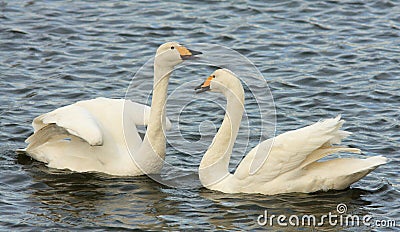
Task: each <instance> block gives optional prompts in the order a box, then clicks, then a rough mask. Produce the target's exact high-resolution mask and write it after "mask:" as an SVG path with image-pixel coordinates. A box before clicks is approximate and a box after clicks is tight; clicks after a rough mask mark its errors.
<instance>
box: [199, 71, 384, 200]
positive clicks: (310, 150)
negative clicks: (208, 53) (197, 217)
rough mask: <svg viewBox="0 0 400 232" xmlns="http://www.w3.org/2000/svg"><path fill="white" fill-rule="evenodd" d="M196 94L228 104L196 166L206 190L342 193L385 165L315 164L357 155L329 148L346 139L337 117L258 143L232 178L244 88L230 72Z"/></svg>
mask: <svg viewBox="0 0 400 232" xmlns="http://www.w3.org/2000/svg"><path fill="white" fill-rule="evenodd" d="M195 90H198V91H197V93H200V92H205V91H212V92H219V93H222V94H224V96H225V97H226V99H227V105H226V113H225V117H224V120H223V122H222V124H221V127H220V128H219V130H218V132H217V134H216V135H215V137H214V139H213V141H212V144H211V145H210V146H209V148H208V150H207V151H206V153H205V154H204V156H203V158H202V160H201V162H200V166H199V178H200V182H201V183H202V185H203V186H204V187H206V188H208V189H211V190H218V191H221V192H224V193H259V194H265V195H273V194H280V193H292V192H301V193H310V192H316V191H327V190H331V189H332V190H343V189H345V188H347V187H349V186H350V185H351V184H352V183H354V182H356V181H358V180H360V179H361V178H362V177H364V176H365V175H367V174H368V173H369V172H371V171H373V170H374V169H376V168H377V167H378V166H379V165H382V164H385V163H386V162H387V159H386V158H385V157H382V156H373V157H369V158H366V159H356V158H337V159H332V160H328V161H319V160H320V159H321V158H323V157H325V156H327V155H330V154H332V153H336V152H352V153H360V152H361V151H360V150H359V149H357V148H350V147H345V146H334V145H332V144H340V142H341V140H342V139H343V138H345V137H347V136H348V135H349V134H350V133H349V132H346V131H342V130H340V127H341V126H342V124H343V123H344V120H341V119H340V116H338V117H336V118H332V119H326V120H323V121H319V122H317V123H314V124H312V125H310V126H307V127H304V128H301V129H297V130H293V131H289V132H286V133H283V134H281V135H278V136H276V137H274V138H271V139H268V140H265V141H263V142H261V143H260V144H259V145H257V146H256V147H254V148H253V149H252V150H251V151H250V152H249V153H248V154H247V155H246V156H245V157H244V158H243V160H242V161H241V162H240V164H239V166H238V168H237V169H236V171H235V172H234V173H233V174H231V173H229V171H228V165H229V160H230V156H231V153H232V148H233V144H234V142H235V140H236V136H237V133H238V130H239V126H240V121H241V119H242V114H243V111H244V91H243V87H242V85H241V83H240V81H239V79H238V78H237V77H236V76H235V75H234V74H233V73H232V72H231V71H230V70H227V69H218V70H216V71H215V72H214V73H213V74H211V75H210V76H209V77H208V78H207V79H206V81H204V83H203V84H201V85H200V86H198V87H197V88H195Z"/></svg>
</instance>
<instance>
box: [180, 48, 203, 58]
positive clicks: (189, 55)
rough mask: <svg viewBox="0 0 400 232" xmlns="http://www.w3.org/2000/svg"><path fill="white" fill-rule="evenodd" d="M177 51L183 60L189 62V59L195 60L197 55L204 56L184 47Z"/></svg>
mask: <svg viewBox="0 0 400 232" xmlns="http://www.w3.org/2000/svg"><path fill="white" fill-rule="evenodd" d="M177 50H178V52H179V54H180V55H181V58H182V60H189V59H192V58H194V57H195V55H201V54H203V53H202V52H198V51H194V50H189V49H187V48H185V47H184V46H179V47H177Z"/></svg>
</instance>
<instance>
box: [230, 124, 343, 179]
mask: <svg viewBox="0 0 400 232" xmlns="http://www.w3.org/2000/svg"><path fill="white" fill-rule="evenodd" d="M343 123H344V120H340V116H338V117H336V118H334V119H327V120H324V121H319V122H317V123H314V124H312V125H310V126H307V127H304V128H301V129H297V130H293V131H289V132H286V133H283V134H281V135H279V136H277V137H275V138H271V139H268V140H265V141H263V142H261V143H260V144H259V145H257V146H256V147H255V148H253V149H252V150H251V151H250V152H249V154H248V155H247V156H246V157H245V158H244V159H243V161H242V162H241V163H240V165H239V167H238V168H237V170H236V172H235V176H237V177H238V178H240V179H242V178H245V177H247V176H252V175H256V176H257V178H261V179H262V181H264V182H267V181H271V180H273V179H274V178H276V177H277V176H279V175H281V174H283V173H286V172H288V171H290V170H293V169H295V168H298V167H300V166H302V164H304V165H307V164H310V163H311V162H314V161H316V160H318V159H320V158H322V157H324V156H326V155H328V154H331V153H332V152H323V151H321V152H315V151H317V150H318V149H324V148H327V147H331V144H338V143H340V142H341V140H342V139H343V138H344V137H346V136H348V135H349V134H350V133H348V132H345V131H341V130H339V129H340V127H341V126H342V124H343ZM304 165H303V166H304ZM258 181H261V180H260V179H258Z"/></svg>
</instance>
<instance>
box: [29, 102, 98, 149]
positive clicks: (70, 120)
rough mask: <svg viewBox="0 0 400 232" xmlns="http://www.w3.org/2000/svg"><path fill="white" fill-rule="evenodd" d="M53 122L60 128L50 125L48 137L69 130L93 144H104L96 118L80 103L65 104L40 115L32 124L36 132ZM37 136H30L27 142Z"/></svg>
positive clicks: (70, 132)
mask: <svg viewBox="0 0 400 232" xmlns="http://www.w3.org/2000/svg"><path fill="white" fill-rule="evenodd" d="M51 124H54V125H57V126H58V127H60V129H58V130H56V129H55V128H54V127H53V126H52V127H49V129H50V128H51V130H50V131H51V133H50V134H49V131H48V132H47V136H46V137H48V136H50V135H51V134H54V133H56V134H57V132H62V133H63V134H65V133H66V132H68V133H69V134H72V135H75V136H77V137H79V138H81V139H83V140H85V141H86V142H87V143H89V144H90V145H92V146H100V145H102V144H103V134H102V131H101V128H100V126H99V123H98V122H97V120H96V118H95V117H94V116H93V115H92V114H91V113H90V112H89V111H88V110H86V109H85V108H84V107H81V106H79V105H76V104H73V105H68V106H64V107H61V108H58V109H56V110H54V111H51V112H49V113H46V114H43V115H40V116H38V117H36V118H35V119H34V120H33V123H32V126H33V128H34V131H35V133H38V132H39V131H42V132H43V131H44V130H42V129H45V128H47V127H48V126H49V125H51ZM61 128H62V129H61ZM46 131H47V130H46ZM35 133H34V134H33V135H35ZM35 137H36V136H31V137H29V138H28V139H27V141H26V142H28V143H30V142H32V139H33V138H35Z"/></svg>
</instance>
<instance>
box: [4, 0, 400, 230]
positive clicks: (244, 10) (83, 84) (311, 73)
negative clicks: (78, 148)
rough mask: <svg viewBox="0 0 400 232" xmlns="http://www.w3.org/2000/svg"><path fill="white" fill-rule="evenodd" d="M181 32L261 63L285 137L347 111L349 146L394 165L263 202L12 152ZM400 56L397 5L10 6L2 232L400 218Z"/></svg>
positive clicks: (179, 157) (185, 75) (183, 38)
mask: <svg viewBox="0 0 400 232" xmlns="http://www.w3.org/2000/svg"><path fill="white" fill-rule="evenodd" d="M174 40H175V41H179V42H181V43H183V44H185V45H187V46H188V47H190V44H196V43H208V44H219V45H223V46H226V47H229V48H232V49H235V50H236V51H238V52H240V53H241V54H243V55H245V56H246V57H248V58H249V59H250V60H251V61H252V62H254V64H255V65H256V67H257V68H258V69H259V70H260V71H261V73H262V74H263V75H264V77H265V78H266V80H267V81H268V85H269V87H270V89H271V91H272V95H273V96H274V100H275V107H276V114H277V126H276V129H277V133H282V132H285V131H288V130H292V129H296V128H299V127H302V126H305V125H308V124H310V123H312V122H315V121H318V120H319V119H321V118H328V117H333V116H336V115H337V114H342V117H343V118H344V119H345V120H346V124H345V126H344V128H345V129H346V130H348V131H351V132H353V135H352V136H351V137H349V138H348V139H347V140H346V141H345V142H344V143H345V144H347V145H352V146H355V147H359V148H361V149H362V150H363V155H362V156H374V155H384V156H386V157H387V158H389V159H390V162H389V163H388V164H387V165H384V166H382V167H379V168H378V169H377V170H376V171H374V172H372V173H371V174H369V175H368V176H367V177H365V178H364V179H362V180H360V181H359V182H357V183H355V184H353V185H352V186H351V188H350V189H348V190H345V191H339V192H335V191H333V192H327V193H315V194H285V195H277V196H262V195H248V194H233V195H227V194H222V193H219V192H213V191H209V190H206V189H204V188H200V187H194V188H192V189H175V188H170V187H166V186H164V185H161V184H158V183H156V182H154V181H152V180H151V179H149V178H147V177H129V178H128V177H127V178H117V177H112V176H108V175H103V174H97V173H86V174H80V173H73V172H70V171H65V170H54V169H49V168H47V167H46V166H45V165H44V164H42V163H39V162H36V161H31V160H30V159H29V158H27V157H26V156H23V155H17V154H16V153H15V149H17V148H22V147H24V146H25V144H24V140H25V139H26V138H27V137H28V136H29V135H30V134H31V133H32V128H31V125H30V123H31V121H32V119H33V118H34V117H36V116H38V115H40V114H42V113H45V112H48V111H50V110H53V109H55V108H58V107H60V106H63V105H67V104H71V103H73V102H75V101H78V100H84V99H90V98H94V97H100V96H103V97H110V98H123V97H124V96H125V92H126V89H127V87H128V86H129V83H130V81H131V79H132V77H133V76H134V74H135V73H136V72H137V71H138V69H139V68H140V67H141V66H142V65H143V64H144V63H145V62H146V61H147V60H149V59H150V58H151V57H152V56H153V55H154V52H155V50H156V48H157V47H158V46H159V45H160V44H162V43H164V42H166V41H174ZM399 54H400V3H399V2H397V1H327V2H319V1H300V0H299V1H269V2H264V1H232V2H231V1H203V2H197V1H182V2H180V3H174V2H162V3H156V2H153V1H141V2H134V1H104V2H98V1H84V2H83V1H82V2H81V1H1V2H0V80H1V81H0V92H1V97H0V226H1V230H4V231H10V230H16V229H18V230H44V229H66V230H70V229H73V230H79V229H82V230H88V229H90V230H98V231H102V230H111V229H116V230H123V229H130V228H139V229H148V230H149V229H153V230H185V229H194V228H202V229H210V230H213V229H223V230H255V229H271V226H259V225H258V224H257V221H256V220H257V217H258V215H260V214H262V213H264V210H265V209H267V210H268V212H271V213H273V214H275V215H279V214H284V215H287V216H289V215H293V214H299V215H301V214H315V215H322V214H327V213H329V212H336V206H337V204H339V203H345V204H346V205H347V207H348V212H351V213H352V214H357V215H367V214H368V215H372V217H373V218H374V219H381V220H389V219H391V220H397V225H400V212H399V210H398V209H399V208H400V202H399V197H400V192H399V191H400V178H399V176H398V171H399V168H398V167H399V163H400V162H399V159H400V151H399V150H400V133H399V131H400V91H399V89H400V81H399V76H400V71H399V66H400V55H399ZM210 71H212V69H209V70H208V71H204V70H203V71H201V72H196V69H195V67H193V68H190V67H189V68H187V69H182V70H178V71H177V73H176V74H174V75H176V76H179V77H180V79H179V81H175V82H173V83H172V85H171V87H172V88H176V87H177V86H178V85H180V84H181V83H183V82H185V80H186V81H192V80H193V78H196V79H198V82H199V84H200V83H201V81H202V80H203V79H204V78H205V77H206V76H207V75H208V74H209V73H210ZM149 83H151V82H149ZM138 91H139V94H140V90H138ZM182 97H186V98H190V97H192V96H191V95H188V96H182ZM169 104H171V105H174V104H178V103H174V102H170V103H169ZM204 107H205V108H204ZM207 107H208V108H207ZM198 108H201V107H200V105H198ZM198 108H196V105H195V104H194V105H191V106H190V109H191V110H192V111H193V112H195V113H197V114H198V117H200V116H201V117H202V118H203V119H204V120H210V121H216V123H217V124H218V120H219V123H220V120H221V119H222V117H223V110H221V109H220V108H217V107H215V106H213V105H210V106H208V105H205V106H203V108H201V110H198ZM105 110H106V109H105ZM204 112H206V113H204ZM184 116H185V115H183V117H182V119H181V120H183V121H182V122H186V124H185V126H186V127H185V128H186V131H185V132H184V134H185V136H186V137H185V139H189V140H190V139H192V140H196V139H198V137H199V129H198V126H199V125H198V124H193V125H192V124H191V123H190V122H191V118H193V117H195V115H186V118H185V117H184ZM185 120H186V121H185ZM182 122H181V123H182ZM173 123H177V122H176V121H175V122H174V121H173ZM191 127H192V128H191ZM211 135H212V134H211ZM211 137H212V136H211ZM211 137H210V138H211ZM175 142H176V141H175ZM242 142H243V141H241V140H240V138H239V139H238V144H239V148H240V144H242ZM171 143H173V141H171ZM206 146H207V144H205V147H204V148H206ZM167 153H168V155H169V156H170V157H172V158H171V159H170V162H172V163H174V162H175V164H176V165H184V166H185V167H186V168H187V169H188V170H192V171H193V172H195V170H196V167H197V165H198V163H199V160H200V159H201V156H184V154H182V153H180V152H179V151H177V150H174V149H172V147H171V146H169V147H168V151H167ZM332 171H334V170H332ZM196 186H197V185H196ZM272 228H273V229H275V230H278V231H286V230H287V231H292V230H294V229H296V228H293V227H282V226H278V225H274V226H273V227H272ZM311 229H312V227H306V228H305V230H307V231H308V230H311ZM317 229H318V230H322V231H329V230H348V231H354V230H358V231H368V230H376V231H380V230H387V231H390V230H393V229H398V228H391V229H388V228H386V229H385V228H379V227H377V226H374V227H368V226H361V227H343V226H342V227H341V226H336V227H335V226H330V225H329V224H325V225H324V226H322V227H318V228H317Z"/></svg>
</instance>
